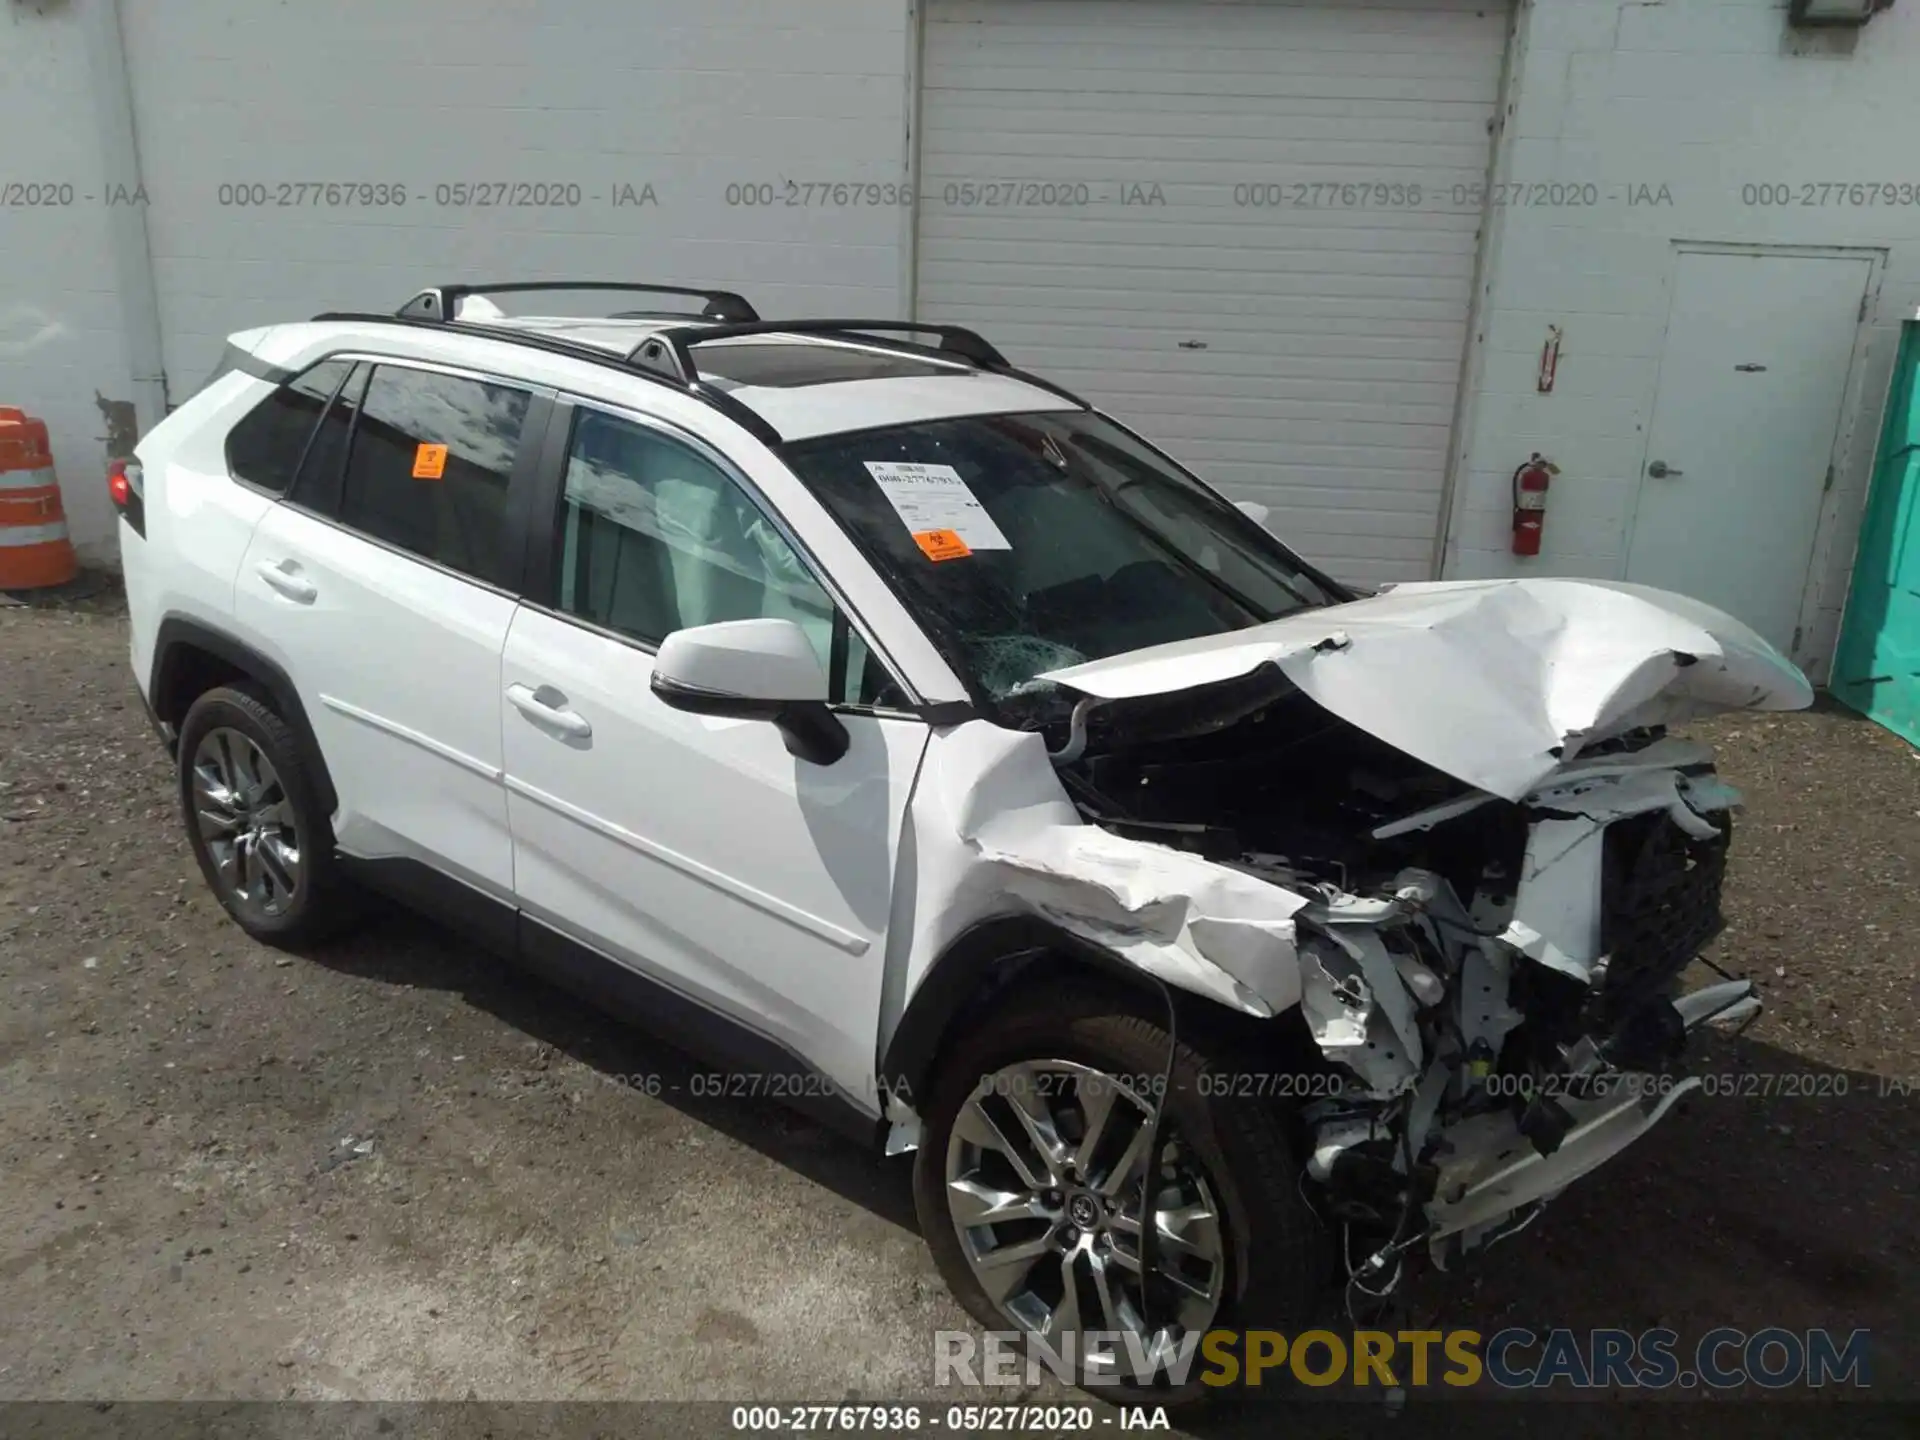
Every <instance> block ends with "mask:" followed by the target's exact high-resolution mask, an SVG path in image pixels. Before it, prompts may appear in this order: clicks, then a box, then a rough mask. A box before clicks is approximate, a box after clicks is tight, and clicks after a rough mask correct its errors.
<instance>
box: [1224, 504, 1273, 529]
mask: <svg viewBox="0 0 1920 1440" xmlns="http://www.w3.org/2000/svg"><path fill="white" fill-rule="evenodd" d="M1233 508H1234V509H1236V510H1238V511H1239V512H1240V513H1241V514H1242V515H1244V516H1246V517H1247V518H1248V519H1249V520H1251V521H1253V523H1254V524H1256V525H1265V524H1266V523H1267V516H1269V515H1271V514H1272V513H1273V511H1272V510H1271V509H1270V508H1269V507H1267V506H1265V505H1262V504H1261V503H1260V502H1259V501H1258V500H1236V501H1234V502H1233Z"/></svg>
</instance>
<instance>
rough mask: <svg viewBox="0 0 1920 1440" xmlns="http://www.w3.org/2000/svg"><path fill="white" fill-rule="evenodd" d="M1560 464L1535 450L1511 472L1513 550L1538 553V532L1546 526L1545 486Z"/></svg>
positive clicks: (1516, 552) (1522, 552)
mask: <svg viewBox="0 0 1920 1440" xmlns="http://www.w3.org/2000/svg"><path fill="white" fill-rule="evenodd" d="M1559 473H1560V467H1559V466H1558V465H1556V464H1554V463H1553V462H1552V461H1551V460H1549V459H1547V458H1546V457H1545V456H1544V455H1541V454H1540V453H1539V452H1538V451H1535V452H1534V454H1533V456H1532V458H1530V459H1529V460H1528V461H1527V463H1526V464H1524V465H1522V466H1521V467H1520V468H1519V469H1518V470H1515V471H1514V472H1513V553H1514V554H1516V555H1538V554H1539V553H1540V536H1541V533H1542V532H1543V531H1544V530H1545V529H1546V528H1547V486H1548V485H1549V484H1551V483H1552V481H1553V477H1554V476H1556V475H1558V474H1559Z"/></svg>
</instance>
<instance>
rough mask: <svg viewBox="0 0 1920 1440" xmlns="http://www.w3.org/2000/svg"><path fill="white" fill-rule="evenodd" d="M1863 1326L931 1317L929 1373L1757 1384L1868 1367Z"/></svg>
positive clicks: (1502, 1384) (1093, 1381)
mask: <svg viewBox="0 0 1920 1440" xmlns="http://www.w3.org/2000/svg"><path fill="white" fill-rule="evenodd" d="M1869 1338H1870V1332H1868V1331H1866V1330H1850V1331H1847V1332H1845V1333H1844V1334H1842V1333H1841V1332H1839V1331H1835V1330H1825V1329H1820V1330H1787V1329H1784V1328H1782V1327H1780V1326H1769V1327H1767V1328H1765V1329H1760V1330H1752V1331H1748V1330H1737V1329H1734V1328H1732V1327H1730V1326H1723V1327H1721V1328H1719V1329H1715V1330H1709V1331H1707V1332H1706V1333H1705V1334H1704V1335H1702V1336H1700V1338H1699V1339H1698V1340H1696V1341H1694V1342H1693V1343H1692V1344H1691V1345H1685V1344H1683V1342H1682V1340H1681V1337H1680V1334H1679V1332H1678V1331H1675V1330H1667V1329H1656V1330H1643V1331H1640V1332H1638V1333H1635V1332H1634V1331H1631V1330H1570V1329H1551V1330H1536V1329H1530V1328H1525V1327H1520V1326H1513V1327H1509V1328H1507V1329H1504V1330H1496V1331H1494V1332H1493V1334H1491V1335H1484V1334H1483V1333H1482V1332H1481V1331H1478V1330H1399V1331H1391V1330H1356V1331H1353V1332H1352V1333H1351V1334H1341V1333H1338V1332H1336V1331H1332V1330H1305V1331H1302V1332H1300V1333H1299V1334H1297V1335H1292V1336H1289V1335H1286V1334H1283V1333H1281V1332H1280V1331H1278V1330H1247V1331H1240V1330H1209V1331H1207V1332H1205V1333H1204V1334H1200V1333H1190V1334H1187V1335H1183V1336H1182V1337H1181V1338H1180V1340H1179V1341H1178V1342H1177V1343H1175V1342H1172V1341H1169V1340H1168V1339H1167V1338H1166V1337H1165V1336H1164V1335H1161V1336H1158V1337H1156V1340H1155V1343H1154V1344H1153V1345H1152V1346H1149V1345H1148V1343H1147V1342H1146V1340H1145V1338H1144V1337H1142V1336H1141V1335H1139V1334H1138V1333H1136V1332H1133V1331H1122V1332H1117V1333H1116V1332H1113V1331H1104V1330H1088V1331H1083V1332H1081V1333H1079V1334H1077V1335H1076V1334H1072V1333H1069V1334H1067V1335H1065V1336H1063V1337H1062V1338H1061V1344H1060V1347H1059V1348H1058V1349H1056V1348H1054V1347H1053V1346H1051V1345H1049V1344H1047V1343H1046V1342H1044V1341H1041V1340H1039V1339H1038V1338H1036V1337H1033V1336H1028V1335H1025V1334H1023V1333H1022V1332H1020V1331H1016V1330H990V1331H988V1332H986V1334H984V1335H976V1334H974V1333H973V1332H972V1331H964V1330H939V1331H935V1332H934V1337H933V1383H934V1384H935V1385H965V1386H981V1385H985V1386H1000V1385H1009V1386H1018V1385H1035V1384H1038V1383H1039V1381H1040V1377H1041V1376H1042V1374H1050V1375H1052V1376H1053V1377H1055V1378H1056V1379H1059V1380H1062V1381H1065V1382H1067V1383H1069V1384H1082V1385H1093V1386H1098V1385H1102V1384H1108V1385H1114V1384H1131V1385H1145V1384H1151V1383H1154V1382H1155V1381H1156V1380H1164V1381H1166V1382H1167V1383H1169V1384H1172V1385H1174V1386H1181V1385H1185V1384H1187V1383H1188V1381H1189V1380H1191V1379H1194V1378H1197V1379H1198V1380H1199V1381H1200V1383H1201V1384H1203V1385H1211V1386H1216V1387H1220V1388H1226V1387H1242V1388H1258V1387H1260V1386H1262V1385H1274V1386H1279V1385H1283V1384H1296V1385H1305V1386H1308V1387H1311V1388H1315V1389H1326V1388H1329V1387H1332V1386H1347V1387H1350V1388H1358V1389H1365V1388H1368V1387H1375V1388H1380V1389H1399V1388H1404V1387H1412V1388H1414V1389H1421V1388H1425V1387H1429V1386H1435V1385H1444V1386H1450V1387H1454V1388H1456V1389H1469V1388H1472V1387H1474V1386H1492V1387H1493V1388H1496V1389H1500V1390H1551V1389H1555V1388H1566V1389H1572V1390H1590V1389H1600V1390H1615V1389H1618V1390H1670V1389H1682V1390H1690V1389H1695V1388H1699V1387H1705V1388H1708V1389H1714V1390H1730V1389H1737V1388H1739V1387H1740V1386H1743V1385H1755V1386H1758V1387H1760V1388H1761V1389H1766V1390H1782V1389H1787V1388H1789V1387H1793V1386H1806V1387H1809V1388H1815V1389H1817V1388H1819V1387H1822V1386H1827V1385H1853V1386H1857V1387H1861V1388H1865V1387H1867V1386H1869V1385H1870V1384H1871V1383H1872V1381H1871V1377H1870V1373H1869V1371H1870V1366H1869V1354H1868V1352H1869V1348H1870V1347H1869V1343H1868V1342H1869Z"/></svg>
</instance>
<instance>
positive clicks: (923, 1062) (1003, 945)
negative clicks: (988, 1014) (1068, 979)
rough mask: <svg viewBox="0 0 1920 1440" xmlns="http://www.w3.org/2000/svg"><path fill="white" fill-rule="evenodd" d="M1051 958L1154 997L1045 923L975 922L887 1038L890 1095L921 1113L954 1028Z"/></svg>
mask: <svg viewBox="0 0 1920 1440" xmlns="http://www.w3.org/2000/svg"><path fill="white" fill-rule="evenodd" d="M1048 958H1052V959H1054V960H1056V961H1061V962H1064V963H1065V964H1066V965H1068V966H1070V967H1073V968H1078V969H1083V970H1088V971H1092V972H1095V973H1097V974H1099V975H1100V976H1101V977H1103V978H1107V979H1111V980H1113V981H1115V982H1117V983H1118V984H1120V985H1122V986H1124V987H1126V988H1128V989H1130V990H1134V991H1139V992H1142V993H1153V992H1154V990H1155V985H1154V979H1153V977H1152V976H1150V975H1148V974H1147V973H1145V972H1144V971H1142V970H1141V969H1140V968H1139V967H1138V966H1136V965H1133V964H1131V963H1130V962H1128V961H1127V960H1126V959H1124V958H1123V957H1122V956H1121V955H1119V954H1118V953H1117V952H1115V951H1113V950H1110V949H1108V948H1107V947H1106V946H1104V945H1100V944H1097V943H1096V942H1094V941H1092V940H1089V939H1087V938H1086V937H1085V936H1082V935H1076V934H1074V933H1073V932H1072V931H1070V930H1068V929H1066V928H1065V927H1064V926H1061V925H1059V924H1056V923H1055V922H1053V921H1051V920H1047V919H1044V918H1042V917H1041V916H1038V915H1000V916H995V917H993V918H991V919H987V920H981V921H977V922H976V923H974V924H973V925H970V926H968V927H967V928H966V929H965V930H962V931H961V932H960V933H959V934H958V935H956V936H955V937H954V938H953V939H952V940H950V941H949V942H948V943H947V944H946V946H945V947H944V948H943V949H942V950H941V951H940V953H939V954H938V955H937V956H935V957H934V960H933V963H932V964H930V965H929V966H928V967H927V970H926V973H925V974H924V975H923V976H921V978H920V983H919V985H918V986H916V987H915V988H914V991H913V994H912V995H911V996H910V997H909V998H908V1000H907V1005H906V1008H905V1009H904V1010H903V1011H902V1012H901V1015H900V1019H899V1021H898V1022H897V1023H896V1024H895V1025H894V1027H893V1032H892V1034H891V1035H890V1036H889V1037H888V1038H887V1041H886V1045H885V1050H884V1053H883V1055H882V1057H881V1060H880V1066H879V1071H878V1075H879V1080H880V1083H881V1085H882V1086H883V1087H884V1088H885V1090H886V1091H887V1093H888V1094H889V1095H891V1096H893V1097H895V1098H897V1099H899V1100H901V1101H903V1102H904V1103H906V1104H907V1105H909V1106H913V1107H915V1108H918V1105H919V1104H920V1102H921V1101H922V1100H923V1099H924V1098H925V1096H926V1095H927V1093H928V1089H929V1086H930V1084H931V1081H932V1078H933V1072H934V1067H935V1065H936V1064H937V1062H938V1061H939V1058H940V1054H941V1052H942V1051H943V1049H944V1048H945V1047H946V1045H947V1042H948V1041H949V1040H950V1039H951V1038H952V1036H953V1032H954V1025H955V1022H956V1021H958V1020H960V1019H962V1018H963V1017H964V1016H966V1015H967V1014H969V1013H970V1012H972V1011H973V1010H974V1009H975V1008H976V1007H977V1006H979V1005H980V1004H981V1003H982V1002H983V1001H985V1000H986V999H987V998H989V997H990V996H992V995H995V994H998V993H999V992H1000V991H1002V990H1003V989H1005V988H1006V985H1007V984H1008V983H1009V982H1011V981H1012V980H1013V979H1014V977H1016V976H1017V975H1019V974H1020V973H1022V972H1024V971H1026V970H1028V969H1031V968H1032V967H1033V966H1034V965H1035V964H1036V963H1038V962H1043V961H1044V960H1046V959H1048ZM1156 1003H1158V997H1157V995H1156Z"/></svg>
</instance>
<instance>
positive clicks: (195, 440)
mask: <svg viewBox="0 0 1920 1440" xmlns="http://www.w3.org/2000/svg"><path fill="white" fill-rule="evenodd" d="M272 389H273V387H272V386H271V385H269V384H267V383H266V382H264V381H261V380H255V379H253V378H252V377H251V376H248V375H241V374H228V375H224V376H222V377H221V378H220V379H219V380H217V381H215V382H214V383H213V384H212V385H210V386H208V387H207V388H206V389H205V390H202V391H201V392H200V393H199V394H198V395H195V396H194V397H193V398H192V399H191V400H189V401H188V402H187V403H186V404H185V405H183V406H181V407H180V408H179V409H178V410H176V411H174V412H173V413H172V414H171V415H169V416H168V417H167V418H166V419H165V420H162V421H161V422H160V423H159V424H158V425H156V426H155V427H154V428H153V429H152V430H151V431H149V432H148V433H147V435H146V436H145V437H144V438H143V439H142V440H141V441H140V444H139V445H138V446H137V447H136V449H135V455H136V456H137V458H138V459H139V460H140V462H141V464H142V466H143V468H144V469H145V472H146V479H145V489H146V513H147V517H148V518H147V537H146V539H145V541H144V542H142V541H133V542H132V543H124V544H122V545H121V547H120V559H121V575H122V579H123V580H124V582H125V584H126V587H127V607H128V609H129V610H130V611H131V612H133V613H134V614H138V615H143V616H148V617H151V620H150V623H148V624H144V625H134V626H132V627H131V642H130V643H131V646H132V658H133V674H134V679H135V681H136V682H137V683H138V684H139V686H140V688H141V692H142V693H143V694H144V693H145V691H146V689H147V687H148V685H149V684H150V683H151V681H152V678H153V658H154V657H153V644H154V640H155V638H156V637H157V635H158V633H159V625H160V622H161V621H163V620H165V619H168V618H169V617H177V618H180V619H186V620H195V621H199V622H201V623H203V624H208V625H212V626H214V627H215V628H219V627H220V626H222V625H224V624H226V623H227V622H228V617H229V616H230V615H231V614H232V611H233V577H234V574H235V572H236V571H238V569H239V567H240V557H241V556H242V555H244V554H245V553H246V548H247V544H248V541H249V540H250V539H251V538H252V536H253V530H254V527H255V526H256V525H258V524H259V523H260V517H261V516H263V515H265V514H266V513H267V511H268V510H270V509H272V508H273V498H272V497H271V496H267V495H263V494H261V493H260V492H259V491H257V490H254V489H251V488H249V487H248V486H245V485H241V484H238V483H236V482H235V481H234V480H233V478H232V477H231V476H230V475H229V474H228V473H227V457H226V450H225V446H224V443H223V442H224V439H225V436H226V431H227V428H228V427H229V426H230V425H231V424H232V423H233V422H234V421H236V420H238V419H239V418H240V417H241V416H243V415H245V414H246V413H247V412H248V411H250V410H252V409H253V407H254V406H255V405H257V404H259V403H260V400H261V399H262V398H263V397H264V396H266V395H267V394H268V393H269V392H270V391H271V390H272ZM162 557H164V560H162Z"/></svg>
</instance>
